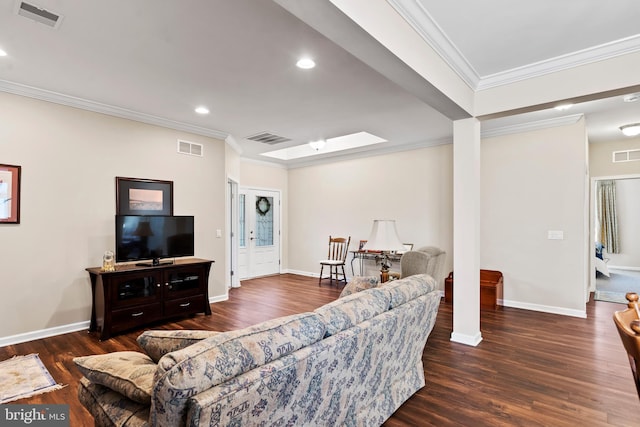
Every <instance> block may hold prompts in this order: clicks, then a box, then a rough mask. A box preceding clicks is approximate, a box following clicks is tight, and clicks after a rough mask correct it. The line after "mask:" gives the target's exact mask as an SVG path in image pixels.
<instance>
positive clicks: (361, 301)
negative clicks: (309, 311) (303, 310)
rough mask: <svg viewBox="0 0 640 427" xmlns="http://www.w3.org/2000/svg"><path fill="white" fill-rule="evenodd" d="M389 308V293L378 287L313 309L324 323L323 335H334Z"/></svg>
mask: <svg viewBox="0 0 640 427" xmlns="http://www.w3.org/2000/svg"><path fill="white" fill-rule="evenodd" d="M388 308H389V294H388V293H385V292H383V291H381V290H380V289H377V288H373V289H367V290H364V291H361V292H358V293H355V294H351V295H347V296H345V297H343V298H338V299H337V300H335V301H333V302H331V303H329V304H325V305H323V306H322V307H320V308H317V309H316V310H315V313H318V314H319V315H320V317H321V318H322V320H323V321H324V322H325V324H326V328H327V332H326V335H325V336H327V337H328V336H331V335H334V334H336V333H338V332H340V331H343V330H345V329H349V328H351V327H352V326H355V325H357V324H358V323H361V322H364V321H365V320H369V319H371V318H372V317H374V316H377V315H378V314H380V313H383V312H385V311H387V310H388Z"/></svg>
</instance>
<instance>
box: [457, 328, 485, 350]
mask: <svg viewBox="0 0 640 427" xmlns="http://www.w3.org/2000/svg"><path fill="white" fill-rule="evenodd" d="M451 341H453V342H457V343H460V344H466V345H470V346H473V347H476V346H477V345H478V344H480V342H481V341H482V334H481V333H480V332H478V333H477V334H475V335H465V334H460V333H458V332H452V333H451Z"/></svg>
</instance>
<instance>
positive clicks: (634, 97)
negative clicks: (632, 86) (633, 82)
mask: <svg viewBox="0 0 640 427" xmlns="http://www.w3.org/2000/svg"><path fill="white" fill-rule="evenodd" d="M622 99H623V101H624V102H636V101H637V100H638V99H640V93H632V94H629V95H625V97H624V98H622Z"/></svg>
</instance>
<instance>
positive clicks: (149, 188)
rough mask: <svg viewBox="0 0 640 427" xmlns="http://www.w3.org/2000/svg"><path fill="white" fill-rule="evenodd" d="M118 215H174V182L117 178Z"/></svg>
mask: <svg viewBox="0 0 640 427" xmlns="http://www.w3.org/2000/svg"><path fill="white" fill-rule="evenodd" d="M116 214H118V215H166V216H170V215H173V181H162V180H158V179H142V178H124V177H120V176H117V177H116Z"/></svg>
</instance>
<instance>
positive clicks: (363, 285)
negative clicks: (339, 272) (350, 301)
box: [338, 276, 380, 298]
mask: <svg viewBox="0 0 640 427" xmlns="http://www.w3.org/2000/svg"><path fill="white" fill-rule="evenodd" d="M379 283H380V278H379V277H378V276H356V277H353V278H351V280H350V281H349V283H347V284H346V285H345V286H344V288H343V289H342V292H341V293H340V296H339V297H338V298H342V297H346V296H347V295H351V294H355V293H356V292H360V291H364V290H365V289H371V288H377V287H378V284H379Z"/></svg>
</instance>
